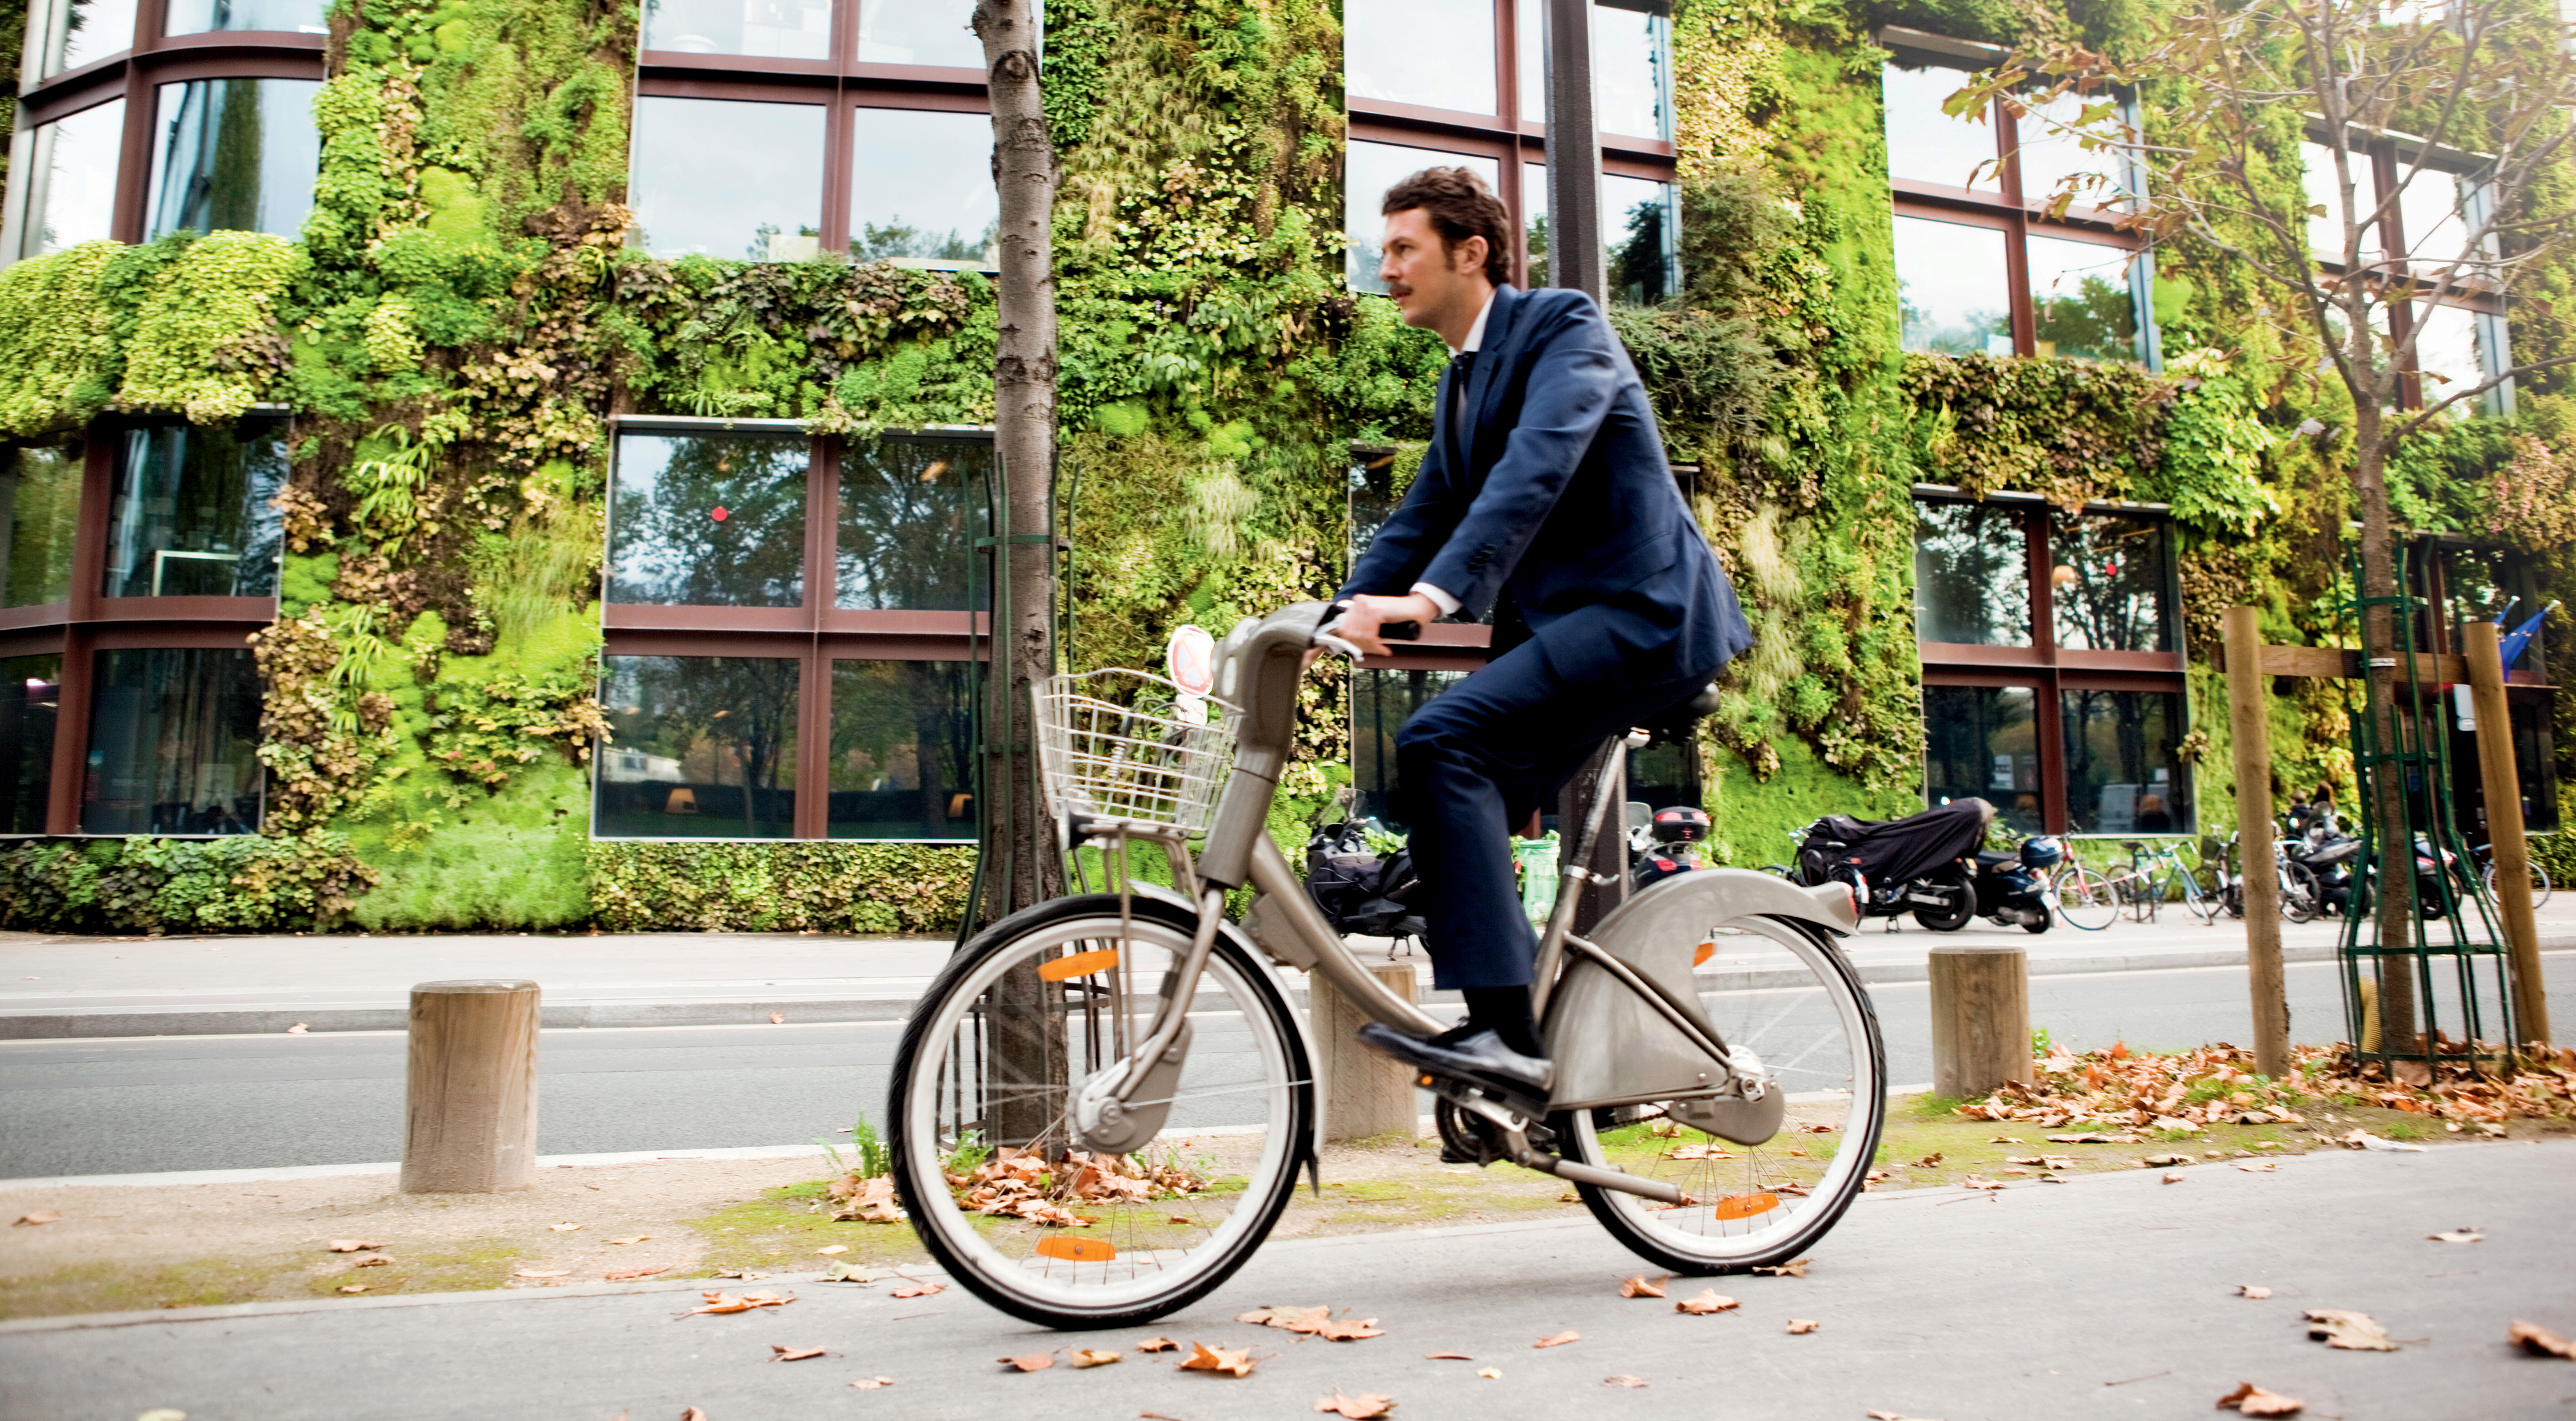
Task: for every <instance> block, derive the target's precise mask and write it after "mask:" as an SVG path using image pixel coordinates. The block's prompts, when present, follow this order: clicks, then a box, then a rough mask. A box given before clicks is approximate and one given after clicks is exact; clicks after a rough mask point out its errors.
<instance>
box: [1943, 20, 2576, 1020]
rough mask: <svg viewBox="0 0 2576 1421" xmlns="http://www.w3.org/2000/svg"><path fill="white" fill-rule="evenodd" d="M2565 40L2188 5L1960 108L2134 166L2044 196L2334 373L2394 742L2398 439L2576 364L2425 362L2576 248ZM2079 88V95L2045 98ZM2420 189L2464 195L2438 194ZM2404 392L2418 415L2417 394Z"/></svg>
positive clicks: (2388, 789)
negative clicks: (2196, 256) (2393, 471)
mask: <svg viewBox="0 0 2576 1421" xmlns="http://www.w3.org/2000/svg"><path fill="white" fill-rule="evenodd" d="M2572 37H2576V31H2572V30H2571V27H2570V26H2569V25H2568V24H2567V23H2566V22H2565V21H2563V20H2562V19H2561V18H2560V12H2559V11H2558V9H2557V8H2556V7H2554V6H2551V5H2548V4H2545V3H2538V0H2452V3H2449V4H2407V5H2389V4H2386V3H2384V0H2251V3H2245V2H2244V0H2188V3H2186V4H2184V5H2182V6H2181V7H2179V8H2177V9H2175V10H2174V11H2172V12H2171V13H2169V14H2167V15H2164V16H2162V17H2159V18H2157V19H2155V20H2153V21H2151V22H2150V30H2149V33H2148V35H2147V37H2146V38H2145V39H2144V40H2143V42H2141V43H2140V44H2138V45H2136V46H2134V47H2132V48H2131V50H2130V52H2129V54H2128V55H2127V56H2126V57H2114V56H2112V55H2109V54H2106V53H2102V52H2098V51H2095V50H2092V49H2089V48H2087V47H2086V46H2084V45H2082V44H2080V43H2077V42H2075V41H2074V40H2072V39H2070V38H2067V37H2064V36H2062V35H2046V36H2042V37H2039V38H2035V39H2033V40H2031V41H2029V42H2027V43H2025V44H2023V45H2022V46H2020V47H2019V48H2017V49H2015V50H2014V51H2013V52H2012V53H2011V54H2010V55H2009V56H2008V57H2007V58H2006V59H2005V61H2004V62H2003V63H2002V64H2000V65H1998V66H1997V67H1996V68H1995V69H1993V70H1990V71H1988V72H1986V73H1985V74H1982V75H1980V76H1978V80H1977V82H1976V83H1975V84H1973V85H1972V86H1971V87H1970V88H1968V89H1964V90H1962V91H1960V92H1959V93H1958V94H1957V95H1954V96H1953V97H1952V99H1951V101H1950V105H1949V111H1950V112H1951V113H1953V114H1967V113H1970V112H1973V111H1974V106H1975V105H1976V104H1979V103H1989V104H1990V101H1991V100H1993V99H1995V98H1997V97H2006V98H2009V99H2010V100H2011V101H2012V102H2013V104H2014V105H2015V106H2016V107H2018V108H2024V109H2027V110H2029V111H2030V112H2032V113H2033V114H2034V115H2038V116H2040V117H2041V118H2042V121H2043V122H2044V123H2046V124H2047V125H2048V126H2050V127H2052V128H2054V129H2056V130H2057V131H2058V133H2059V135H2060V136H2071V137H2073V138H2075V139H2076V140H2078V141H2079V142H2080V143H2081V144H2082V146H2083V147H2085V148H2086V149H2088V150H2091V151H2094V152H2097V153H2109V154H2114V155H2118V156H2120V157H2122V158H2124V159H2126V160H2127V166H2128V169H2129V171H2132V172H2135V173H2138V174H2141V175H2142V176H2143V182H2142V184H2140V186H2142V188H2143V191H2142V192H2132V193H2125V194H2120V193H2111V192H2104V191H2088V189H2101V188H2104V187H2106V186H2108V183H2107V181H2106V179H2104V178H2103V177H2101V176H2100V175H2073V176H2070V177H2068V178H2066V179H2064V180H2063V181H2061V182H2060V184H2059V185H2058V188H2057V190H2056V191H2054V192H2053V193H2051V194H2049V195H2048V198H2047V199H2046V200H2047V202H2048V203H2049V207H2050V211H2051V212H2052V215H2063V213H2064V212H2065V210H2066V208H2067V206H2068V205H2069V204H2070V203H2071V202H2073V201H2075V200H2077V199H2079V198H2081V199H2082V200H2084V201H2087V202H2091V203H2095V204H2099V205H2114V204H2118V205H2121V206H2123V207H2124V208H2125V209H2126V216H2125V218H2124V219H2123V223H2122V225H2123V226H2125V227H2127V228H2129V229H2131V230H2133V231H2135V232H2138V233H2139V234H2141V235H2143V236H2144V237H2146V238H2147V239H2148V241H2149V243H2150V246H2151V247H2152V246H2155V245H2163V244H2172V243H2177V242H2196V243H2199V244H2202V245H2203V246H2204V247H2205V248H2206V249H2209V250H2212V251H2215V252H2217V253H2218V254H2220V255H2221V256H2223V257H2224V258H2225V259H2226V260H2227V261H2228V262H2230V263H2232V264H2234V265H2235V266H2236V267H2237V268H2238V269H2240V270H2242V271H2245V272H2248V273H2250V274H2252V275H2253V276H2254V277H2255V278H2256V279H2257V280H2259V281H2260V282H2261V283H2262V285H2263V287H2264V288H2265V312H2266V314H2267V316H2268V317H2269V318H2270V319H2271V320H2272V321H2273V322H2274V323H2275V325H2276V326H2277V327H2278V328H2279V329H2280V330H2281V333H2282V334H2283V335H2284V336H2286V337H2288V338H2287V339H2285V340H2283V341H2282V343H2281V347H2282V349H2283V350H2285V351H2288V352H2292V354H2289V355H2285V356H2284V357H2282V358H2283V360H2284V361H2285V362H2287V363H2289V364H2291V365H2292V367H2293V368H2291V369H2288V370H2285V371H2283V372H2282V373H2283V374H2284V376H2286V377H2289V378H2295V379H2314V378H2316V377H2317V376H2318V375H2319V373H2320V372H2331V375H2332V377H2333V378H2334V379H2335V380H2336V381H2338V382H2339V383H2340V384H2341V386H2342V388H2343V390H2344V391H2345V393H2347V394H2348V395H2349V396H2350V397H2351V401H2352V428H2351V430H2350V439H2349V445H2348V457H2349V459H2350V463H2351V478H2352V486H2353V492H2354V496H2355V499H2356V502H2357V503H2358V504H2359V506H2360V510H2361V522H2362V532H2361V562H2362V574H2361V595H2362V597H2363V599H2364V601H2365V603H2366V604H2367V605H2366V607H2365V611H2364V615H2363V618H2362V644H2363V647H2364V651H2365V658H2366V660H2367V662H2368V676H2369V679H2370V689H2371V699H2372V704H2373V706H2374V708H2375V709H2374V718H2373V724H2372V733H2373V736H2374V739H2375V740H2376V741H2377V743H2378V744H2380V745H2382V746H2389V745H2394V744H2397V743H2399V741H2398V736H2399V735H2400V733H2401V731H2402V730H2403V729H2404V727H2401V725H2400V724H2399V723H2398V721H2397V718H2396V710H2395V707H2396V685H2397V669H2396V662H2395V657H2396V646H2397V640H2396V623H2395V620H2394V617H2393V614H2392V603H2391V601H2390V600H2389V599H2392V598H2393V597H2395V596H2396V594H2397V591H2398V570H2397V564H2396V556H2395V550H2394V541H2393V537H2392V532H2391V521H2390V510H2389V497H2388V485H2387V479H2386V470H2387V467H2388V463H2389V460H2390V458H2391V456H2392V454H2394V453H2395V451H2396V450H2397V449H2398V448H2399V447H2400V446H2401V445H2402V444H2403V443H2404V442H2405V441H2406V440H2407V439H2408V438H2410V437H2412V436H2415V435H2417V434H2419V433H2422V432H2424V431H2426V430H2427V428H2428V427H2429V426H2431V425H2432V424H2433V422H2434V421H2436V420H2440V419H2444V418H2446V417H2449V416H2450V415H2452V414H2454V413H2455V412H2460V411H2462V409H2463V407H2464V406H2466V405H2467V404H2468V402H2470V401H2473V400H2478V399H2480V398H2481V397H2483V396H2485V395H2486V394H2487V393H2488V392H2489V391H2492V390H2495V389H2498V388H2499V387H2503V386H2507V385H2508V384H2509V383H2510V382H2511V381H2512V380H2514V379H2515V378H2517V377H2523V376H2529V375H2531V374H2533V373H2534V372H2537V371H2539V370H2543V369H2547V368H2550V367H2553V366H2556V365H2560V364H2564V363H2567V361H2569V360H2571V359H2576V357H2552V358H2547V359H2538V360H2530V361H2524V362H2521V363H2517V364H2507V365H2504V366H2503V368H2496V369H2490V370H2489V371H2488V372H2487V373H2486V374H2485V375H2483V376H2482V377H2480V378H2474V379H2468V380H2459V381H2453V382H2450V383H2442V381H2441V380H2440V378H2439V377H2438V376H2435V375H2433V374H2431V373H2429V372H2424V371H2423V362H2421V361H2419V360H2418V358H2417V356H2418V353H2419V351H2420V350H2421V349H2422V348H2423V345H2424V335H2425V332H2426V330H2427V329H2428V327H2429V326H2430V322H2429V320H2428V319H2427V318H2426V315H2427V313H2428V312H2429V311H2431V310H2432V309H2433V308H2434V307H2435V306H2436V305H2438V304H2440V303H2443V302H2445V301H2446V300H2448V299H2450V298H2455V297H2462V296H2474V297H2479V298H2483V299H2487V300H2489V301H2491V302H2494V303H2496V304H2498V305H2499V306H2500V307H2504V308H2508V309H2509V303H2511V302H2512V301H2514V300H2517V299H2523V298H2526V297H2530V296H2532V295H2533V294H2534V293H2535V291H2536V290H2537V289H2538V288H2540V287H2541V286H2542V284H2543V280H2544V277H2545V275H2546V274H2547V273H2549V272H2550V271H2552V270H2553V268H2554V267H2555V266H2556V264H2558V263H2561V262H2563V260H2564V259H2565V258H2566V257H2567V256H2568V255H2569V253H2570V247H2571V243H2576V204H2571V201H2570V193H2571V192H2576V185H2571V184H2569V182H2568V181H2567V179H2568V174H2569V168H2570V163H2569V160H2570V157H2571V152H2570V146H2569V145H2570V134H2571V130H2570V123H2569V110H2570V107H2571V105H2576V45H2571V38H2572ZM2123 94H2135V95H2138V96H2140V98H2141V99H2142V101H2143V110H2142V111H2143V113H2144V114H2145V118H2144V120H2143V122H2141V123H2138V124H2134V125H2133V124H2131V123H2129V122H2128V121H2126V119H2125V118H2124V111H2123V106H2122V104H2121V103H2120V102H2119V101H2118V100H2117V99H2116V98H2115V97H2114V96H2116V95H2123ZM2070 95H2073V96H2077V98H2078V102H2077V103H2075V104H2073V105H2060V106H2058V107H2056V108H2054V109H2050V108H2049V107H2048V106H2049V105H2052V104H2056V102H2057V101H2059V100H2062V99H2065V98H2066V97H2067V96H2070ZM1989 111H1991V110H1990V109H1989ZM2049 112H2055V113H2057V114H2059V115H2061V117H2059V118H2049V117H2046V114H2047V113H2049ZM2302 139H2305V140H2307V141H2308V142H2310V143H2312V144H2313V145H2315V147H2314V148H2313V149H2312V150H2311V151H2312V152H2321V153H2322V155H2323V158H2322V162H2323V164H2324V166H2325V167H2326V168H2327V169H2328V170H2329V173H2328V185H2329V187H2330V190H2331V193H2332V195H2333V196H2332V200H2330V201H2328V202H2325V203H2323V204H2313V205H2312V204H2311V202H2310V200H2309V198H2308V197H2307V196H2306V195H2305V194H2304V192H2303V190H2302V186H2301V183H2300V181H2299V177H2298V173H2299V166H2298V165H2299V163H2300V158H2299V150H2298V145H2299V142H2300V141H2301V140H2302ZM2374 165H2377V166H2378V167H2379V169H2380V170H2381V171H2380V174H2379V179H2380V180H2379V181H2377V182H2374V181H2373V171H2372V170H2373V167H2374ZM2428 189H2429V190H2431V191H2432V192H2433V193H2434V194H2435V195H2436V196H2437V197H2439V196H2440V195H2442V194H2444V193H2455V194H2456V196H2457V200H2456V201H2451V202H2448V203H2442V202H2437V203H2435V204H2433V205H2432V206H2430V207H2428V206H2427V205H2426V204H2424V203H2423V202H2422V201H2420V197H2421V195H2422V193H2423V192H2425V191H2426V190H2428ZM2410 191H2411V192H2413V193H2415V194H2417V196H2418V200H2416V201H2410V200H2409V198H2408V194H2409V193H2410ZM2445 207H2447V208H2448V212H2447V214H2446V215H2445V216H2444V217H2443V219H2442V220H2440V221H2438V222H2435V221H2426V222H2423V223H2422V224H2421V225H2423V226H2425V227H2426V228H2428V229H2429V230H2426V231H2421V232H2418V231H2414V230H2411V229H2410V228H2409V226H2408V225H2407V222H2406V218H2407V217H2408V216H2409V215H2417V216H2421V215H2423V214H2425V213H2426V212H2428V211H2432V212H2439V211H2442V210H2443V209H2444V208H2445ZM2319 350H2322V351H2323V356H2322V359H2318V358H2317V356H2316V352H2317V351H2319ZM2311 362H2313V363H2311ZM2426 386H2431V387H2432V388H2425V387H2426ZM2409 397H2415V398H2414V399H2413V401H2412V402H2413V403H2414V404H2415V405H2416V407H2415V408H2405V407H2404V406H2405V405H2406V404H2407V403H2409ZM2308 432H2311V433H2323V432H2325V431H2323V430H2313V431H2308ZM2363 793H2364V795H2365V796H2366V798H2367V802H2368V804H2369V806H2370V810H2371V817H2372V820H2373V822H2374V823H2375V824H2377V825H2378V826H2380V828H2381V843H2382V848H2381V855H2382V858H2383V860H2384V861H2386V862H2390V863H2395V864H2398V865H2405V864H2406V863H2407V861H2408V857H2409V856H2408V851H2407V847H2406V841H2407V838H2408V837H2409V836H2408V835H2406V834H2405V833H2403V832H2400V831H2398V830H2397V829H2396V828H2395V827H2394V826H2399V825H2405V824H2407V823H2408V814H2407V808H2408V806H2407V801H2406V793H2405V786H2404V785H2403V784H2402V783H2401V782H2400V777H2399V776H2398V775H2396V774H2394V773H2380V774H2375V775H2372V774H2368V773H2367V772H2366V771H2365V781H2364V785H2363ZM2392 844H2393V845H2395V847H2393V848H2391V847H2389V845H2392ZM2379 877H2380V879H2381V882H2380V885H2379V888H2380V891H2379V893H2378V896H2377V910H2378V914H2379V938H2380V941H2382V942H2383V943H2389V944H2401V943H2405V942H2408V941H2410V940H2411V932H2412V920H2413V917H2414V913H2415V903H2414V892H2415V884H2414V879H2413V875H2412V874H2411V873H2409V872H2407V871H2405V870H2404V868H2402V867H2401V868H2400V869H2398V870H2397V871H2395V872H2383V873H2382V874H2380V875H2379ZM2378 992H2379V1010H2380V1023H2381V1028H2380V1029H2381V1049H2382V1050H2384V1051H2387V1052H2389V1053H2391V1054H2400V1053H2409V1052H2413V1051H2416V1050H2419V1049H2420V1047H2419V1046H2418V1044H2417V1043H2418V1040H2419V1035H2418V1031H2417V1017H2418V1012H2417V1003H2416V1000H2415V986H2414V978H2413V975H2412V971H2411V967H2410V966H2409V961H2408V959H2406V958H2404V957H2383V958H2381V959H2380V976H2379V983H2378Z"/></svg>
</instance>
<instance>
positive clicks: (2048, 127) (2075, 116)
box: [2013, 94, 2128, 207]
mask: <svg viewBox="0 0 2576 1421" xmlns="http://www.w3.org/2000/svg"><path fill="white" fill-rule="evenodd" d="M2099 102H2101V101H2100V100H2095V99H2087V98H2085V97H2084V96H2083V95H2081V94H2060V95H2058V96H2057V97H2056V98H2054V99H2051V100H2049V101H2048V102H2046V103H2034V104H2030V105H2027V106H2025V107H2024V108H2023V109H2022V111H2021V113H2020V115H2019V116H2018V117H2017V118H2016V120H2015V122H2014V124H2013V157H2014V160H2015V161H2016V162H2017V163H2018V164H2019V165H2020V167H2021V195H2022V200H2023V201H2025V202H2047V201H2050V200H2052V199H2054V198H2055V196H2056V194H2057V192H2058V189H2059V185H2060V184H2061V183H2062V182H2063V181H2064V180H2065V179H2066V178H2068V177H2082V178H2087V179H2091V180H2092V181H2087V182H2082V183H2078V184H2077V185H2076V187H2075V201H2074V203H2073V204H2072V206H2074V207H2118V206H2120V205H2121V204H2122V202H2123V201H2125V198H2126V192H2127V188H2128V183H2127V181H2126V179H2125V178H2124V177H2123V176H2122V174H2121V168H2122V159H2121V155H2120V154H2119V152H2118V151H2117V150H2115V149H2109V148H2097V149H2095V150H2093V151H2092V152H2089V153H2088V152H2086V151H2085V150H2084V143H2083V140H2081V139H2079V138H2077V137H2076V136H2075V135H2074V134H2072V133H2070V132H2068V131H2067V127H2066V126H2068V125H2072V124H2075V123H2076V122H2077V121H2078V120H2080V119H2081V118H2082V117H2083V116H2084V110H2085V108H2086V107H2087V106H2088V105H2090V104H2093V103H2099ZM2115 125H2116V120H2111V121H2105V122H2104V123H2102V124H2099V125H2096V126H2095V127H2094V128H2093V129H2092V130H2091V131H2092V132H2095V133H2098V134H2101V135H2103V136H2106V137H2107V136H2110V135H2111V134H2112V133H2114V132H2115V131H2116V127H2115Z"/></svg>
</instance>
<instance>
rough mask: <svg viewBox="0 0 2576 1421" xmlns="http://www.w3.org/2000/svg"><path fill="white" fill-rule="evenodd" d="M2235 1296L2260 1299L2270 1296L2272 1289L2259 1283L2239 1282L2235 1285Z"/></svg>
mask: <svg viewBox="0 0 2576 1421" xmlns="http://www.w3.org/2000/svg"><path fill="white" fill-rule="evenodd" d="M2236 1296H2238V1297H2240V1298H2254V1299H2257V1300H2260V1299H2263V1298H2268V1297H2270V1296H2272V1290H2271V1289H2269V1288H2266V1287H2264V1286H2263V1285H2262V1284H2260V1283H2239V1284H2237V1285H2236Z"/></svg>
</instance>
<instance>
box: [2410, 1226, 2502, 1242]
mask: <svg viewBox="0 0 2576 1421" xmlns="http://www.w3.org/2000/svg"><path fill="white" fill-rule="evenodd" d="M2424 1237H2425V1239H2426V1241H2428V1242H2431V1243H2484V1242H2486V1238H2487V1236H2486V1235H2485V1234H2482V1233H2472V1232H2470V1231H2469V1230H2467V1229H2453V1230H2451V1231H2450V1232H2449V1233H2438V1234H2426V1235H2424Z"/></svg>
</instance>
